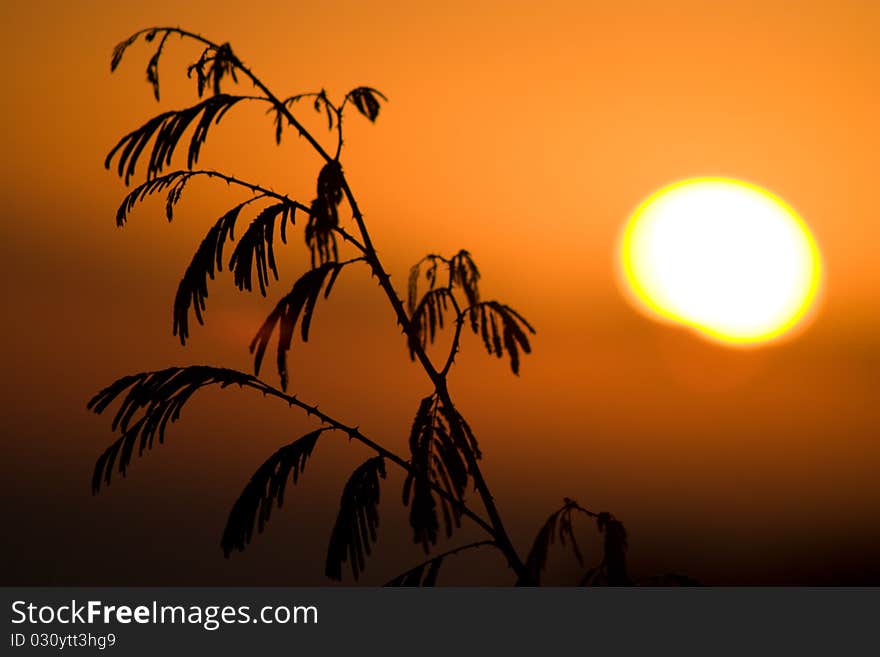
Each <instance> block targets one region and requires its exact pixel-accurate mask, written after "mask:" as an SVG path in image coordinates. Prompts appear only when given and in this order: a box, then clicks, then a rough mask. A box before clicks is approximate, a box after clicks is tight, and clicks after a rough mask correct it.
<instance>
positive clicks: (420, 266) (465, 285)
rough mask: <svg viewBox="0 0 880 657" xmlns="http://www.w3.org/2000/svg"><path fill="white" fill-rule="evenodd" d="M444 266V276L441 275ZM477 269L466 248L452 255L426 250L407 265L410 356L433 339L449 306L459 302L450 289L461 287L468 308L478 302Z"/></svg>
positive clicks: (413, 356) (456, 307)
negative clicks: (423, 285)
mask: <svg viewBox="0 0 880 657" xmlns="http://www.w3.org/2000/svg"><path fill="white" fill-rule="evenodd" d="M442 269H445V274H446V275H445V277H442V276H440V274H441V270H442ZM422 274H424V279H425V282H426V284H427V290H426V291H425V292H424V294H423V295H422V297H421V299H419V280H420V279H421V278H422ZM479 281H480V271H479V269H477V265H476V264H475V263H474V261H473V258H472V257H471V254H470V253H469V252H467V251H465V250H461V251H459V252H458V253H456V254H455V255H454V256H452V258H444V257H443V256H440V255H436V254H433V253H432V254H429V255H427V256H425V257H424V258H422V259H421V260H420V261H419V262H417V263H416V264H415V265H413V267H412V268H411V269H410V272H409V283H408V286H407V288H408V289H407V310H408V311H409V314H410V320H411V322H412V324H413V326H414V327H415V329H416V330H415V331H413V332H412V334H411V335H410V344H409V349H410V358H411V359H413V360H415V357H416V351H417V350H418V349H419V348H421V349H424V348H425V347H426V346H427V345H428V343H433V342H434V339H435V338H436V336H437V332H438V331H439V330H440V329H442V328H443V326H444V322H445V314H446V313H447V312H448V311H449V307H450V306H452V307H454V309H455V310H456V311H457V310H458V308H459V306H458V304H457V302H456V301H455V298H454V295H453V293H454V292H455V291H456V290H460V291H461V292H462V293H463V294H464V297H465V300H466V301H467V304H468V307H469V308H474V307H476V306H477V305H478V304H479V302H480V290H479Z"/></svg>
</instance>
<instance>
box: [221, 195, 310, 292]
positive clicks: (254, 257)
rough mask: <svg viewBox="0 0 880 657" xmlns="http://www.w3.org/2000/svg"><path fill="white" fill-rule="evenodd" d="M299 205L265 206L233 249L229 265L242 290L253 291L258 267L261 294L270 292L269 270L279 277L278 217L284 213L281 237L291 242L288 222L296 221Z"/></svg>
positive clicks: (276, 278)
mask: <svg viewBox="0 0 880 657" xmlns="http://www.w3.org/2000/svg"><path fill="white" fill-rule="evenodd" d="M294 212H295V208H294V206H292V205H291V204H289V203H276V204H274V205H270V206H268V207H266V208H264V209H263V210H262V211H261V212H260V214H258V215H257V217H256V218H255V219H254V220H253V221H252V222H251V224H250V226H248V228H247V230H246V231H245V232H244V234H242V236H241V239H240V240H239V241H238V244H237V245H236V246H235V250H234V251H233V252H232V258H231V259H230V260H229V268H230V269H232V271H233V273H234V278H235V285H236V287H237V288H238V289H239V290H243V291H244V290H246V291H248V292H250V291H251V290H252V289H253V277H252V272H253V270H254V269H256V272H257V282H258V284H259V286H260V294H262V295H263V296H266V287H267V286H268V285H269V271H270V270H271V271H272V274H273V276H274V277H275V280H276V281H277V280H278V268H277V266H276V264H275V249H274V246H273V242H274V235H275V220H276V219H277V218H278V217H279V216H280V217H281V222H280V223H281V226H280V233H281V241H282V243H284V244H286V243H287V223H288V221H289V222H290V223H291V225H292V224H293V218H294Z"/></svg>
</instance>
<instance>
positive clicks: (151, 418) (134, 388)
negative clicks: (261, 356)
mask: <svg viewBox="0 0 880 657" xmlns="http://www.w3.org/2000/svg"><path fill="white" fill-rule="evenodd" d="M252 381H253V378H252V377H250V376H249V375H247V374H244V373H243V372H238V371H236V370H230V369H225V368H219V367H209V366H206V365H194V366H190V367H169V368H168V369H164V370H159V371H156V372H141V373H140V374H133V375H130V376H125V377H122V378H121V379H118V380H117V381H115V382H114V383H112V384H110V385H109V386H107V387H106V388H104V389H103V390H101V391H100V392H99V393H98V394H97V395H95V396H94V397H92V399H91V400H90V401H89V403H88V408H89V410H92V411H94V412H95V413H98V414H100V413H103V412H104V411H105V410H106V409H107V407H108V406H109V405H110V404H111V403H113V401H114V400H116V399H117V398H118V397H120V396H121V395H123V394H124V395H125V396H124V398H123V400H122V403H121V405H120V407H119V410H118V411H117V413H116V416H115V417H114V418H113V425H112V428H113V430H114V431H116V430H117V429H119V430H121V431H122V436H121V437H120V438H119V439H118V440H116V441H115V442H114V443H113V444H112V445H110V447H108V448H107V449H106V450H105V451H104V453H103V454H101V456H99V457H98V460H97V463H95V470H94V474H93V476H92V493H97V492H98V491H99V490H100V488H101V482H102V480H103V481H104V483H105V484H107V485H109V484H110V480H111V477H112V475H113V470H114V468H115V469H117V470H118V471H119V473H120V474H121V475H123V476H125V473H126V470H127V469H128V466H129V464H130V463H131V459H132V456H133V455H134V449H135V446H137V448H138V451H137V455H138V456H141V455H143V453H144V450H146V449H152V447H153V443H154V441H155V439H156V438H158V439H159V443H160V444H161V443H163V442H165V430H166V428H167V426H168V423H169V422H175V421H177V420H178V419H179V417H180V411H181V409H182V408H183V406H184V405H185V404H186V402H187V401H189V399H190V398H191V397H192V395H193V394H194V393H195V392H196V391H197V390H200V389H201V388H204V387H205V386H210V385H219V386H220V387H221V388H225V387H227V386H230V385H238V386H240V387H241V386H245V385H248V384H249V383H251V382H252ZM138 415H139V417H137V419H135V418H136V416H138Z"/></svg>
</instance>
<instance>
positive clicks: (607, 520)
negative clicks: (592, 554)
mask: <svg viewBox="0 0 880 657" xmlns="http://www.w3.org/2000/svg"><path fill="white" fill-rule="evenodd" d="M578 515H580V516H586V517H587V518H590V519H591V520H595V522H596V528H597V529H598V531H599V533H600V534H604V543H603V554H602V560H601V562H600V563H599V565H597V566H595V567H593V568H590V569H589V570H587V571H586V574H585V575H584V577H583V578H582V580H581V586H588V585H597V584H607V585H611V586H626V585H628V584H630V580H629V576H628V575H627V570H626V548H627V542H626V529H625V528H624V526H623V523H621V522H620V521H619V520H617V519H616V518H615V517H614V516H613V515H611V514H610V513H608V512H607V511H603V512H602V513H593V512H592V511H588V510H587V509H585V508H583V507H582V506H580V505H579V504H578V503H577V502H575V501H574V500H571V499H568V498H565V500H564V504H563V505H562V507H561V508H559V509H558V510H556V511H554V512H553V513H552V514H550V517H549V518H547V521H546V522H545V523H544V524H543V525H542V526H541V529H540V530H539V531H538V534H537V536H536V537H535V541H534V543H533V544H532V549H531V550H530V551H529V555H528V557H527V558H526V563H525V567H526V570H527V572H528V574H529V577H530V578H531V581H532V582H533V583H534V584H540V582H541V574H542V572H543V571H544V570H545V569H546V567H547V557H548V553H549V551H550V546H551V545H552V544H553V543H555V542H556V540H559V542H560V544H561V545H562V546H569V547H570V548H571V551H572V554H574V556H575V558H576V559H577V562H578V564H580V565H581V566H582V567H583V566H584V565H585V559H584V555H583V552H582V551H581V549H580V547H579V545H578V542H577V538H576V536H575V531H574V523H573V520H574V517H576V516H578Z"/></svg>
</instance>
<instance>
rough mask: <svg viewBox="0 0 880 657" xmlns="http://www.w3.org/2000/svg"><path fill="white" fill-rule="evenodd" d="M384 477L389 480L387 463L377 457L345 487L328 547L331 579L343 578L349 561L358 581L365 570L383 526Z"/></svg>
mask: <svg viewBox="0 0 880 657" xmlns="http://www.w3.org/2000/svg"><path fill="white" fill-rule="evenodd" d="M380 478H381V479H384V478H385V460H384V459H383V458H382V457H381V456H374V457H373V458H371V459H368V460H367V461H365V462H364V463H363V464H361V465H360V466H359V467H358V468H357V469H356V470H355V471H354V472H353V473H352V475H351V477H350V478H349V480H348V482H347V483H346V484H345V488H344V490H343V491H342V499H341V500H340V502H339V515H338V516H337V517H336V524H335V525H334V526H333V532H332V534H331V535H330V544H329V546H328V548H327V567H326V570H325V572H326V574H327V577H329V578H330V579H334V580H337V581H339V580H341V579H342V564H343V563H345V562H346V561H349V562H350V565H351V573H352V575H353V576H354V578H355V579H357V578H358V576H359V575H360V573H362V572H363V570H364V566H365V564H366V557H367V556H369V554H370V551H371V549H372V544H373V543H375V542H376V530H377V528H378V527H379V479H380Z"/></svg>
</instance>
